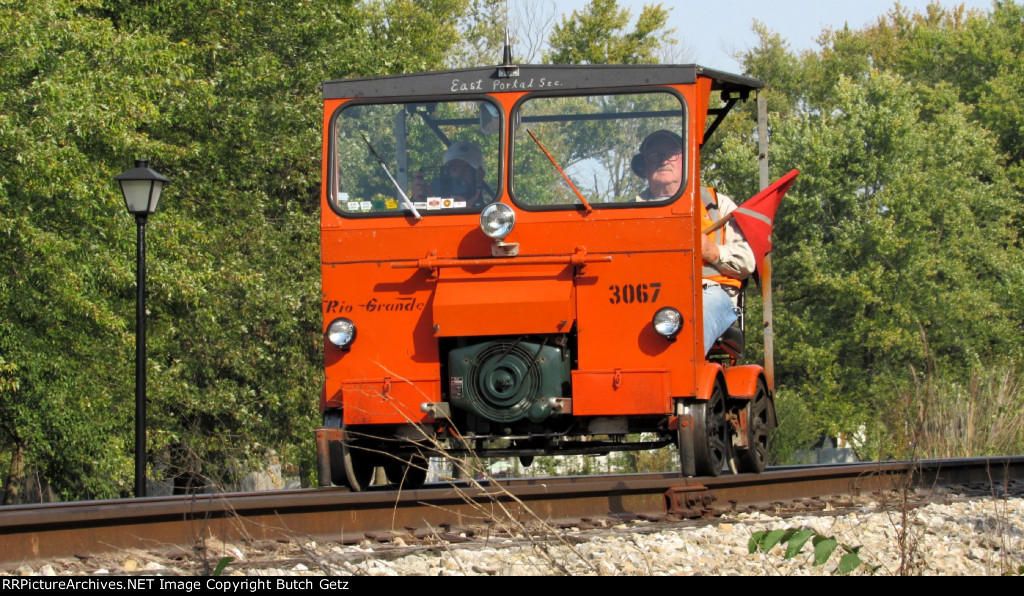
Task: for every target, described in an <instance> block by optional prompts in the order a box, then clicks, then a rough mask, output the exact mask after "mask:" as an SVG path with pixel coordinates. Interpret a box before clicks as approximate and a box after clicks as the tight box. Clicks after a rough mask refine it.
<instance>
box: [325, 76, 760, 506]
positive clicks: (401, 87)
mask: <svg viewBox="0 0 1024 596" xmlns="http://www.w3.org/2000/svg"><path fill="white" fill-rule="evenodd" d="M760 87H761V83H760V82H759V81H757V80H754V79H750V78H746V77H742V76H736V75H730V74H725V73H721V72H716V71H712V70H708V69H704V68H702V67H699V66H692V65H691V66H664V65H661V66H536V65H523V66H515V65H510V64H505V65H502V66H498V67H490V68H475V69H466V70H454V71H447V72H434V73H425V74H414V75H398V76H389V77H379V78H368V79H351V80H337V81H328V82H325V83H324V84H323V94H324V130H325V133H324V147H323V151H324V159H323V181H324V182H323V194H322V213H323V215H322V273H323V314H324V332H325V352H326V353H325V365H326V382H325V387H324V392H323V395H322V398H321V404H320V405H321V409H322V411H323V416H324V426H323V428H320V429H318V431H317V452H318V465H319V472H320V477H321V478H320V482H321V484H322V485H329V484H330V483H334V484H338V485H344V486H348V487H350V488H351V489H353V490H362V489H364V488H366V487H367V486H368V485H369V484H370V483H371V479H372V478H373V476H374V470H375V469H376V468H377V467H383V468H384V470H385V472H386V473H387V478H389V479H390V480H391V481H392V482H395V483H398V482H402V483H404V484H405V485H407V486H415V485H417V484H420V483H422V482H423V480H424V478H425V475H426V466H425V462H426V458H428V457H430V456H431V455H433V454H435V453H436V452H437V450H438V449H439V448H441V447H443V448H444V449H445V450H446V451H447V452H449V453H453V454H455V455H459V454H465V453H467V452H470V451H472V452H475V453H477V454H478V455H481V456H487V457H498V456H501V457H504V456H518V457H520V458H522V459H523V461H528V460H529V458H532V457H533V456H536V455H561V454H581V453H607V452H609V451H614V450H630V449H646V448H659V447H665V446H668V445H675V446H676V447H677V448H678V450H679V453H680V461H681V468H682V471H683V473H684V474H687V475H698V474H700V475H717V474H718V473H720V472H721V471H722V470H723V468H725V467H726V466H727V465H728V464H730V463H731V464H733V465H732V467H733V469H734V470H739V471H753V472H760V471H761V470H763V469H764V466H765V461H766V458H767V449H768V429H769V428H770V427H772V426H774V424H775V416H774V407H773V403H772V400H773V396H772V393H771V387H770V385H769V384H768V382H766V378H765V374H764V372H763V370H762V367H761V366H757V365H738V364H737V359H738V358H739V356H740V352H741V348H740V347H739V345H738V344H737V342H735V341H729V342H726V341H722V340H720V341H719V342H718V343H717V344H716V346H715V347H714V348H713V349H712V351H711V353H710V355H709V356H707V357H705V354H704V346H703V343H704V339H703V320H702V299H703V298H702V293H701V285H702V259H701V248H700V247H701V234H702V218H701V214H700V211H699V201H700V195H701V181H700V166H701V161H700V149H701V145H702V144H703V142H704V141H705V140H706V138H707V137H709V136H710V134H711V133H712V132H713V131H714V129H715V128H716V127H717V125H718V123H719V122H720V121H721V119H722V118H724V117H725V115H726V114H727V113H728V112H729V110H730V109H731V108H732V106H733V105H734V104H735V103H736V102H738V101H743V100H746V99H747V98H748V97H749V96H750V95H751V93H752V92H754V91H756V90H757V89H759V88H760ZM655 131H667V132H668V133H671V135H675V137H672V136H671V135H668V136H669V138H676V139H677V140H678V139H681V145H682V156H681V168H682V181H681V185H680V186H679V189H678V191H676V192H675V193H674V194H673V195H672V196H668V197H662V198H655V197H652V196H650V193H646V194H645V189H646V188H647V186H648V182H647V180H645V179H644V178H642V177H641V176H640V175H639V174H640V172H639V171H638V170H637V168H636V163H635V160H636V159H637V158H638V157H639V155H638V148H639V146H640V144H641V143H642V141H643V140H644V139H645V138H647V137H648V136H649V135H650V134H651V133H652V132H655ZM663 134H664V133H663ZM732 331H734V332H735V331H736V330H735V329H734V330H732ZM741 343H742V342H739V344H741ZM631 437H640V438H631Z"/></svg>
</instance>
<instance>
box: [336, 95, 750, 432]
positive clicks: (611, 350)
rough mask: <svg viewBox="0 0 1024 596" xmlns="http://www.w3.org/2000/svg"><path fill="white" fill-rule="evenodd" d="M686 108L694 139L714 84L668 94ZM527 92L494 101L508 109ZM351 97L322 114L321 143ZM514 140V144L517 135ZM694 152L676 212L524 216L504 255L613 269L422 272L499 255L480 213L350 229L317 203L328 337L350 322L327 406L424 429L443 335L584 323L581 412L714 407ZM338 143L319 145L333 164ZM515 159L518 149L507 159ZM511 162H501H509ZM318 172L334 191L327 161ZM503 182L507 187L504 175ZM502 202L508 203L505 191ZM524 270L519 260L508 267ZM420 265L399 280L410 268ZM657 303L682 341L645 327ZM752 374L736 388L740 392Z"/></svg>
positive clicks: (367, 419) (577, 385)
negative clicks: (687, 401) (337, 322)
mask: <svg viewBox="0 0 1024 596" xmlns="http://www.w3.org/2000/svg"><path fill="white" fill-rule="evenodd" d="M674 88H675V89H676V90H677V91H679V92H680V93H681V94H682V95H683V96H684V98H685V100H686V102H687V104H688V106H689V110H688V113H689V114H690V116H689V118H690V121H689V122H688V123H687V126H688V127H691V130H695V131H702V130H703V129H704V111H705V110H704V108H705V107H706V105H707V97H706V96H707V94H708V93H710V82H704V83H699V84H698V85H693V86H683V85H680V86H676V87H674ZM523 95H524V94H523V93H502V94H494V95H492V96H493V97H496V98H497V99H498V101H499V102H500V103H501V105H502V106H503V109H504V110H505V116H506V121H507V114H508V111H509V110H510V109H511V106H512V105H513V104H514V103H515V101H517V100H518V99H519V98H520V97H522V96H523ZM343 103H345V100H328V101H326V102H325V112H324V130H325V131H329V130H330V124H331V117H332V114H333V113H334V112H335V110H336V109H337V108H338V107H339V106H340V105H342V104H343ZM509 136H510V135H506V138H508V137H509ZM689 136H690V138H689V139H687V140H685V142H686V143H687V144H688V146H687V155H688V157H689V161H688V163H687V170H688V172H689V176H688V180H687V181H686V183H685V184H686V189H685V192H684V194H683V196H682V197H681V198H680V199H679V200H677V201H676V202H675V203H672V204H669V205H659V206H644V207H639V208H637V209H614V210H612V209H605V210H594V211H593V212H591V213H588V214H585V213H584V212H583V211H580V210H575V211H565V210H562V211H524V210H520V209H517V213H516V215H517V223H516V227H515V229H514V231H513V233H512V235H511V236H510V237H509V238H507V239H506V241H508V242H516V243H519V244H520V245H521V247H522V252H521V257H531V256H550V257H558V258H561V257H566V258H568V257H569V256H571V255H573V254H580V253H581V251H582V252H585V253H586V254H587V255H601V256H609V257H611V260H610V262H598V263H588V264H586V265H584V266H573V265H570V264H568V261H566V264H548V265H510V264H504V265H494V266H472V267H459V266H447V265H446V266H440V267H436V268H434V269H430V268H416V267H415V262H416V261H417V260H420V259H426V258H428V257H429V258H433V259H459V258H462V259H487V258H491V241H490V239H488V238H487V237H486V236H484V234H483V233H482V232H481V231H480V228H479V217H478V216H477V215H474V214H445V215H435V216H432V217H424V218H423V219H421V220H418V221H417V220H415V219H413V218H412V217H402V218H397V217H390V218H373V219H371V218H362V219H360V218H349V219H346V218H343V217H341V216H339V215H338V214H336V213H335V212H334V211H333V210H332V209H331V207H330V205H329V204H328V201H327V191H326V189H324V191H323V193H322V196H321V202H322V207H321V208H322V213H323V216H322V238H323V245H322V255H321V257H322V273H323V298H324V302H323V306H324V326H325V329H326V326H327V325H328V324H329V323H330V322H331V321H332V320H333V319H334V318H335V317H338V316H345V317H348V318H350V319H352V320H353V321H355V322H356V325H357V328H358V337H357V340H356V341H355V342H354V344H353V346H352V348H351V350H350V351H346V352H343V351H341V350H338V349H337V348H335V347H333V346H331V345H327V346H326V384H325V400H324V405H325V407H327V408H331V407H338V406H340V405H341V403H342V401H343V402H344V417H345V423H346V424H393V423H404V422H407V421H409V420H414V421H426V420H427V419H426V418H425V417H424V416H425V415H424V414H422V413H421V412H420V409H419V404H420V403H422V402H438V401H441V400H442V394H443V393H444V387H445V386H446V385H445V384H446V383H447V379H442V378H441V367H442V364H443V363H441V362H440V358H441V354H440V353H439V348H438V338H444V337H464V336H481V335H521V334H527V333H529V334H548V333H568V332H569V331H570V329H572V327H573V326H574V325H575V327H576V332H577V335H578V351H577V354H576V358H577V359H578V362H577V367H576V370H573V371H572V382H573V408H574V411H573V413H574V415H579V416H608V415H615V416H620V415H642V414H661V415H670V414H671V413H672V412H673V400H674V399H678V398H683V397H698V398H703V399H706V398H707V397H709V395H710V386H711V383H713V380H714V377H715V375H716V374H720V371H721V367H719V366H717V365H710V364H707V363H706V362H705V360H704V357H703V346H702V343H703V339H702V338H703V329H702V317H701V314H700V313H701V291H700V266H701V262H700V256H699V251H697V250H696V247H698V246H699V239H700V227H699V224H700V221H699V217H695V209H694V201H695V197H697V196H699V195H698V188H699V186H698V179H697V178H698V177H697V175H696V173H697V172H699V171H700V162H699V154H700V153H699V144H698V143H699V135H697V134H691V135H689ZM327 154H328V137H327V134H326V133H325V137H324V155H327ZM504 155H506V156H507V155H509V147H508V146H507V145H506V147H504ZM503 161H505V160H503ZM324 162H325V163H324V166H323V169H324V171H323V175H324V179H325V180H327V179H328V172H327V169H328V165H327V160H326V159H325V160H324ZM500 179H502V180H507V165H503V166H502V171H501V172H500ZM500 188H501V196H500V197H499V199H500V200H501V201H503V202H505V203H507V204H510V205H512V204H513V203H512V201H511V199H510V197H509V196H508V184H507V183H502V184H501V185H500ZM513 259H514V258H513ZM411 262H412V265H411V267H412V268H400V267H396V266H395V265H396V264H400V263H405V265H406V266H410V263H411ZM663 306H673V307H675V308H677V309H678V310H679V311H680V312H681V313H682V314H683V318H684V323H683V329H682V331H681V332H680V333H679V335H678V337H677V338H676V339H675V341H667V340H666V339H665V338H662V337H660V336H658V335H657V334H656V333H655V332H654V330H653V328H652V326H651V319H652V317H653V316H654V314H655V312H657V310H658V309H659V308H661V307H663ZM749 376H750V373H749V372H746V371H742V372H741V373H736V374H735V375H733V376H732V377H730V376H729V375H727V377H726V378H727V379H730V389H731V388H732V384H733V382H734V381H735V382H737V383H739V386H742V387H744V388H745V387H746V386H747V385H748V384H749Z"/></svg>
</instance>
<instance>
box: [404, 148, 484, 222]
mask: <svg viewBox="0 0 1024 596" xmlns="http://www.w3.org/2000/svg"><path fill="white" fill-rule="evenodd" d="M442 165H443V166H444V168H445V170H446V173H445V174H442V178H443V179H444V180H445V182H450V184H451V189H450V195H449V193H448V192H447V191H443V192H444V194H445V195H446V196H451V197H452V198H455V199H458V200H464V201H466V206H467V207H474V206H476V207H479V206H482V205H483V202H484V199H483V190H484V156H483V152H481V151H480V147H479V146H478V145H476V144H475V143H469V142H466V141H458V142H455V143H452V144H451V146H450V147H448V149H447V150H446V151H445V152H444V160H443V162H442ZM439 182H440V181H439ZM439 186H440V184H439ZM434 192H437V191H434ZM411 194H412V198H413V200H415V201H422V200H423V199H426V198H427V196H429V195H430V194H431V189H430V185H428V184H427V181H426V179H425V178H424V176H423V172H416V173H414V174H413V177H412V193H411Z"/></svg>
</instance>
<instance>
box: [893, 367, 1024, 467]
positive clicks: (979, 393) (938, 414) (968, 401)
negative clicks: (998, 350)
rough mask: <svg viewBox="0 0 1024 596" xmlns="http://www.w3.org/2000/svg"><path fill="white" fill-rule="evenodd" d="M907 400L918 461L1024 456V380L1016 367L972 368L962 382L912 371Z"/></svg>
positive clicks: (914, 449) (911, 434)
mask: <svg viewBox="0 0 1024 596" xmlns="http://www.w3.org/2000/svg"><path fill="white" fill-rule="evenodd" d="M909 398H910V399H909V403H908V410H909V411H908V414H909V416H908V419H907V422H908V423H909V424H910V425H912V426H911V428H908V429H907V430H908V431H910V432H909V433H908V434H909V435H910V437H911V440H912V445H911V447H912V451H913V455H914V456H916V457H918V458H947V457H980V456H986V455H1013V454H1019V453H1024V377H1022V376H1021V371H1020V369H1019V367H1018V366H1016V365H1005V364H995V365H989V366H987V367H980V368H976V369H975V370H973V371H972V372H971V373H970V375H969V378H968V379H967V381H966V382H962V381H959V380H956V379H952V378H949V377H947V376H945V375H943V374H942V373H941V372H939V371H938V370H936V369H934V368H932V369H931V370H929V371H927V372H926V373H925V374H924V375H918V374H917V373H916V371H915V370H914V369H913V368H912V369H911V389H910V394H909ZM893 430H894V431H896V430H898V429H893Z"/></svg>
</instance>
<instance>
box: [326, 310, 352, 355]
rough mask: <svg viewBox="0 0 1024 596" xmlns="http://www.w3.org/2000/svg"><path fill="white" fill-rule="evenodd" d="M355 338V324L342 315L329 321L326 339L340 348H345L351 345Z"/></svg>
mask: <svg viewBox="0 0 1024 596" xmlns="http://www.w3.org/2000/svg"><path fill="white" fill-rule="evenodd" d="M355 339H356V324H355V323H353V322H352V321H350V320H348V319H346V318H344V317H342V318H340V319H334V320H333V321H331V324H330V325H328V326H327V341H329V342H331V344H332V345H335V346H337V347H339V348H341V349H342V350H347V349H349V348H350V347H352V342H353V341H355Z"/></svg>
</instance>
